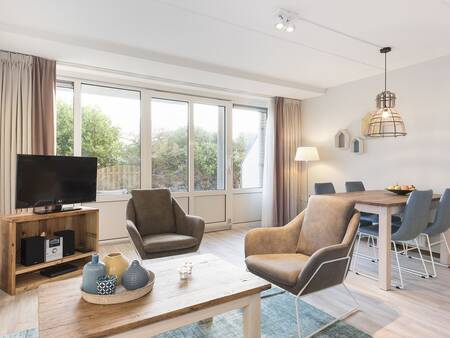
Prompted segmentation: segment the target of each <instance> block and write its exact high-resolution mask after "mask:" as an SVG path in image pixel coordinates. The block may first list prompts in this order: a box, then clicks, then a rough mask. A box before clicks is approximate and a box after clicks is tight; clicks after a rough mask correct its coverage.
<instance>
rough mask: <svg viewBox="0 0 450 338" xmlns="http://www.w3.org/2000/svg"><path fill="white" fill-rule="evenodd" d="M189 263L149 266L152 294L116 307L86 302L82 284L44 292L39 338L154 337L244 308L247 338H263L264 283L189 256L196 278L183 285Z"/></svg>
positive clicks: (47, 286) (223, 265)
mask: <svg viewBox="0 0 450 338" xmlns="http://www.w3.org/2000/svg"><path fill="white" fill-rule="evenodd" d="M186 260H187V259H186V258H176V259H172V260H167V261H160V262H157V263H154V262H152V261H146V262H145V264H144V265H145V266H146V267H147V268H149V269H151V270H152V271H153V272H155V275H156V279H155V285H154V288H153V291H152V292H151V293H150V294H148V295H147V296H144V297H143V298H141V299H138V300H135V301H132V302H128V303H123V304H116V305H94V304H89V303H86V302H85V301H84V300H82V299H81V295H80V285H81V278H80V277H78V278H72V279H68V280H64V281H59V282H54V283H49V284H45V285H42V286H41V287H40V288H39V292H38V294H39V337H41V338H44V337H104V336H117V337H145V338H147V337H149V336H153V335H156V334H159V333H161V332H164V331H168V330H172V329H175V328H178V327H181V326H183V325H187V324H190V323H194V322H197V321H199V320H202V319H207V318H210V317H214V316H216V315H219V314H221V313H224V312H228V311H231V310H234V309H239V308H242V309H243V310H244V311H243V316H244V325H243V327H244V332H243V335H244V337H251V338H253V337H260V336H261V331H260V330H261V329H260V312H261V304H260V292H262V291H264V290H267V289H269V288H270V284H269V283H268V282H266V281H265V280H263V279H261V278H259V277H257V276H255V275H253V274H252V273H250V272H247V271H245V270H244V269H243V268H242V269H239V268H237V267H235V266H233V265H231V264H229V263H227V262H225V261H223V260H221V259H219V258H217V257H215V256H213V255H197V256H190V257H189V260H190V261H192V263H193V270H192V277H191V278H190V279H189V280H187V281H181V280H180V278H179V274H178V271H177V269H178V268H179V267H180V266H181V265H183V263H184V262H185V261H186Z"/></svg>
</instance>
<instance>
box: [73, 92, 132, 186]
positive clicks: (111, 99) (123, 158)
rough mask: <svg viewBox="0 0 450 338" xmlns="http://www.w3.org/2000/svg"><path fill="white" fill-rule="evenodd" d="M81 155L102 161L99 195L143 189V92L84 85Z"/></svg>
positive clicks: (100, 163)
mask: <svg viewBox="0 0 450 338" xmlns="http://www.w3.org/2000/svg"><path fill="white" fill-rule="evenodd" d="M81 114H82V116H81V119H82V127H81V153H82V155H83V156H94V157H97V160H98V169H97V191H98V193H99V194H102V193H122V194H123V193H127V192H128V191H129V190H131V189H136V188H139V187H140V185H141V182H140V181H141V178H140V171H141V168H140V163H141V145H140V92H138V91H131V90H124V89H117V88H109V87H102V86H94V85H87V84H83V85H82V87H81Z"/></svg>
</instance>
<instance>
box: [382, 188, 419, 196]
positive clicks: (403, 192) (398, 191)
mask: <svg viewBox="0 0 450 338" xmlns="http://www.w3.org/2000/svg"><path fill="white" fill-rule="evenodd" d="M386 190H387V191H390V192H393V193H394V194H397V195H408V194H409V193H411V192H413V191H414V190H400V189H398V190H397V189H386Z"/></svg>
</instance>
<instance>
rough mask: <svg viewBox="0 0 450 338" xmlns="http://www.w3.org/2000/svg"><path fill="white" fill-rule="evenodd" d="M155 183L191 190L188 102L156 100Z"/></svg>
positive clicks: (153, 119) (153, 106) (153, 110)
mask: <svg viewBox="0 0 450 338" xmlns="http://www.w3.org/2000/svg"><path fill="white" fill-rule="evenodd" d="M151 125H152V186H153V187H154V188H169V189H170V190H171V191H187V190H188V186H189V185H188V182H189V179H188V166H189V165H188V103H187V102H183V101H172V100H164V99H156V98H153V99H152V103H151Z"/></svg>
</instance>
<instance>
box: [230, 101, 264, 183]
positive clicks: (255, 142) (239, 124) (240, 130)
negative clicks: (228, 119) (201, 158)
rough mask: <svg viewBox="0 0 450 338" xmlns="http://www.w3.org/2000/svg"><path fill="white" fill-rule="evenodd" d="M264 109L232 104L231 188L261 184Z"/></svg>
mask: <svg viewBox="0 0 450 338" xmlns="http://www.w3.org/2000/svg"><path fill="white" fill-rule="evenodd" d="M266 120H267V112H266V110H264V109H260V108H253V107H246V106H234V107H233V126H232V134H233V152H232V161H233V187H234V188H235V189H241V188H259V187H262V179H263V170H264V142H265V130H266Z"/></svg>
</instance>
